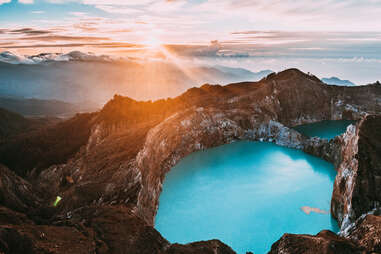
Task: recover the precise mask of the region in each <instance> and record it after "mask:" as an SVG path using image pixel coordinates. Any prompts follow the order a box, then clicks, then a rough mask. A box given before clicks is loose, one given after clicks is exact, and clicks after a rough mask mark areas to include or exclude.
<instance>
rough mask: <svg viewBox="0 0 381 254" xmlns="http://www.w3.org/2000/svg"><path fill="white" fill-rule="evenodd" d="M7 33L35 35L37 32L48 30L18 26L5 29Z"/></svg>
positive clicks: (42, 32)
mask: <svg viewBox="0 0 381 254" xmlns="http://www.w3.org/2000/svg"><path fill="white" fill-rule="evenodd" d="M7 33H9V34H25V35H37V34H49V33H51V31H49V30H38V29H33V28H20V29H14V30H7Z"/></svg>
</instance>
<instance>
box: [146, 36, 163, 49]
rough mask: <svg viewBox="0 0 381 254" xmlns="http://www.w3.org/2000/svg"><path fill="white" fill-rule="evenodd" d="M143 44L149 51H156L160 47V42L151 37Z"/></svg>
mask: <svg viewBox="0 0 381 254" xmlns="http://www.w3.org/2000/svg"><path fill="white" fill-rule="evenodd" d="M143 44H145V45H147V46H148V47H149V48H151V49H158V48H160V47H161V45H162V42H161V41H160V40H159V39H158V38H155V37H152V38H149V39H147V40H146V41H144V42H143Z"/></svg>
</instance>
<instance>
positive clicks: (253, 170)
mask: <svg viewBox="0 0 381 254" xmlns="http://www.w3.org/2000/svg"><path fill="white" fill-rule="evenodd" d="M339 134H340V133H339ZM335 175H336V171H335V170H334V168H333V165H332V164H330V163H328V162H326V161H324V160H322V159H319V158H317V157H314V156H311V155H308V154H306V153H304V152H302V151H299V150H294V149H290V148H286V147H280V146H277V145H275V144H273V143H261V142H250V141H241V142H235V143H232V144H228V145H223V146H219V147H216V148H211V149H208V150H205V151H199V152H196V153H193V154H191V155H189V156H187V157H185V158H184V159H182V160H181V161H180V162H179V163H178V164H177V165H176V166H175V167H173V168H172V169H171V171H170V172H169V173H168V174H167V175H166V178H165V181H164V184H163V191H162V193H161V195H160V200H159V201H160V203H159V209H158V212H157V215H156V218H155V228H156V229H157V230H158V231H159V232H160V233H161V234H162V235H163V236H164V237H165V238H167V239H168V240H169V241H170V242H178V243H188V242H193V241H200V240H208V239H220V240H222V241H223V242H225V243H226V244H228V245H230V246H231V247H232V248H233V249H234V250H235V251H237V252H238V253H246V251H252V252H254V253H255V254H261V253H267V252H268V251H269V250H270V248H271V244H272V243H274V242H275V241H277V240H278V239H279V238H280V237H281V236H282V235H283V234H284V233H286V232H287V233H304V234H316V233H318V232H319V231H321V230H322V229H330V230H332V231H334V232H337V231H338V227H337V223H336V221H334V220H333V219H332V217H331V215H330V214H329V209H330V201H331V195H332V189H333V182H334V179H335Z"/></svg>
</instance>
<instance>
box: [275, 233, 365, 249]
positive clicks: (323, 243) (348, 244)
mask: <svg viewBox="0 0 381 254" xmlns="http://www.w3.org/2000/svg"><path fill="white" fill-rule="evenodd" d="M363 250H364V249H363V248H361V247H359V246H357V245H356V244H355V243H354V242H352V241H349V240H347V239H345V238H343V237H340V236H337V235H336V234H335V233H333V232H331V231H326V230H325V231H321V232H320V233H319V234H317V235H314V236H312V235H295V234H284V235H283V236H282V237H281V238H280V239H279V240H278V241H277V242H275V243H274V244H273V245H272V246H271V250H270V252H269V254H280V253H282V254H298V253H303V254H362V253H363Z"/></svg>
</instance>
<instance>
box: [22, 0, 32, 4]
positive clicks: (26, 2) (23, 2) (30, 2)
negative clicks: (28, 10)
mask: <svg viewBox="0 0 381 254" xmlns="http://www.w3.org/2000/svg"><path fill="white" fill-rule="evenodd" d="M18 1H19V3H21V4H33V3H34V0H18Z"/></svg>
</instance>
